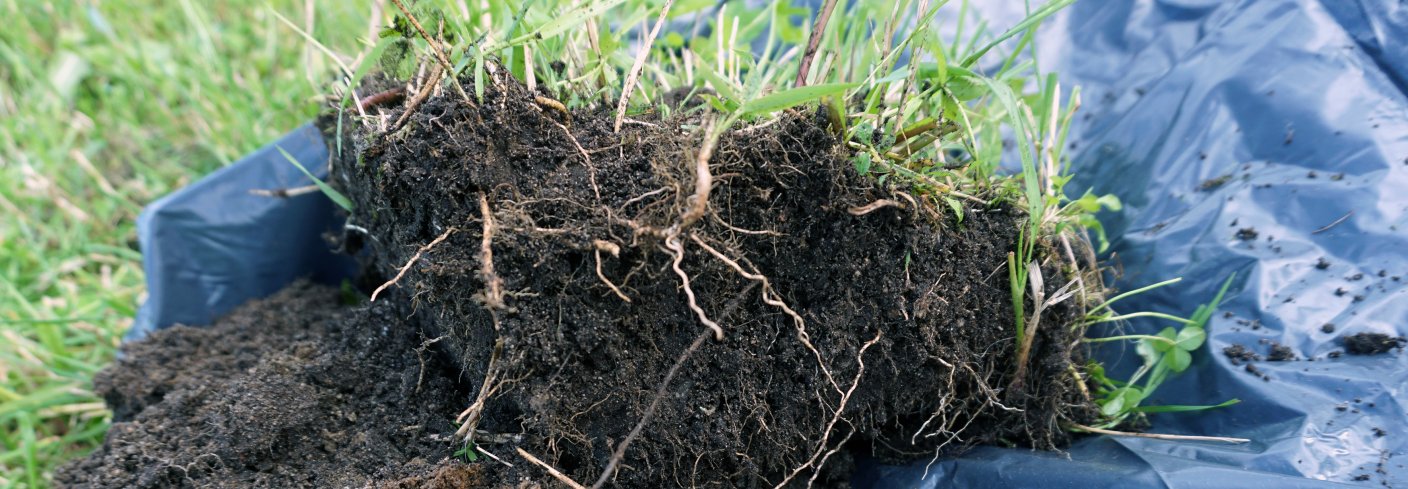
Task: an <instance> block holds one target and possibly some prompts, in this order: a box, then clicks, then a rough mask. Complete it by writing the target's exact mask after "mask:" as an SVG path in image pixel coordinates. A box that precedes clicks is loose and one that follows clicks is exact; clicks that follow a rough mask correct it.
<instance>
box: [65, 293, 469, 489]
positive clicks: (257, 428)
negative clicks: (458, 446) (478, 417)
mask: <svg viewBox="0 0 1408 489" xmlns="http://www.w3.org/2000/svg"><path fill="white" fill-rule="evenodd" d="M389 310H390V308H388V307H384V306H382V305H378V306H376V307H370V308H365V307H363V308H349V307H346V306H343V305H342V304H341V297H340V294H339V292H338V290H337V289H332V288H326V287H321V286H312V285H309V284H307V283H299V284H295V285H292V286H290V287H288V288H287V289H285V290H284V291H282V292H280V293H278V294H275V295H274V296H272V297H270V298H268V299H266V300H261V301H254V302H251V303H249V304H246V305H244V306H242V307H240V308H238V309H237V310H236V311H235V312H233V313H231V314H230V315H229V316H227V317H225V318H224V319H222V320H220V321H219V322H217V323H216V324H215V325H213V326H211V327H208V328H192V327H184V326H178V327H173V328H169V329H165V330H161V331H158V332H155V333H152V334H151V335H150V336H149V337H147V338H146V339H144V340H142V341H138V342H135V343H129V344H127V345H125V346H124V347H123V357H122V358H120V359H119V360H117V362H116V363H115V364H113V365H112V366H110V367H108V368H106V369H104V370H103V371H102V372H100V373H99V374H98V376H97V377H96V379H95V380H94V384H95V385H94V388H95V392H97V393H98V394H99V395H102V396H103V397H104V398H105V399H106V400H107V403H108V405H109V406H110V407H111V408H112V410H113V418H114V419H113V424H112V428H111V430H110V431H109V432H108V435H107V439H106V441H105V442H104V443H103V445H102V446H101V447H100V448H98V450H97V451H95V452H94V453H93V454H91V455H89V456H88V457H86V458H83V459H79V460H76V461H74V462H72V463H70V464H68V465H65V466H64V467H63V468H61V469H60V470H59V471H58V473H57V474H56V475H55V477H54V482H55V483H56V485H58V486H59V487H72V488H99V487H104V488H106V487H111V488H118V487H121V488H134V487H136V488H141V487H150V488H156V487H163V488H164V487H231V488H235V487H376V486H379V485H385V486H386V487H436V484H437V483H439V484H441V485H440V487H463V486H459V485H457V483H458V482H461V481H467V482H474V481H480V482H482V481H485V480H486V478H485V477H486V475H485V474H480V472H482V471H483V469H484V468H485V466H483V465H473V466H471V465H466V464H464V463H463V462H456V461H454V460H453V459H452V457H451V453H452V452H453V450H454V448H452V447H453V445H454V444H453V443H452V442H451V441H450V440H451V437H450V434H451V433H453V431H454V428H453V424H452V422H453V420H452V419H451V417H452V416H453V411H455V410H457V409H461V408H462V406H461V404H462V403H463V399H464V397H465V396H466V391H465V389H464V386H462V385H459V384H457V383H456V382H455V377H454V376H449V375H443V374H442V372H445V371H446V370H447V368H448V367H447V366H446V364H445V362H444V360H443V359H441V358H437V357H436V355H434V354H433V353H429V352H426V353H424V354H422V353H419V352H417V348H418V347H420V345H421V344H422V340H421V339H420V338H419V337H418V336H417V334H416V332H415V331H414V330H412V329H409V328H404V327H401V326H400V325H399V324H398V321H397V320H396V318H395V316H393V315H390V314H387V312H388V311H389ZM422 361H423V362H424V363H423V364H422ZM422 366H423V367H424V368H425V372H426V374H425V375H424V376H423V377H422V375H421V372H422V369H421V368H422ZM403 481H410V483H412V485H406V484H405V483H403ZM452 483H454V484H452Z"/></svg>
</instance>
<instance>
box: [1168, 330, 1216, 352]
mask: <svg viewBox="0 0 1408 489" xmlns="http://www.w3.org/2000/svg"><path fill="white" fill-rule="evenodd" d="M1207 337H1208V333H1207V332H1206V331H1204V330H1203V328H1200V327H1195V326H1186V327H1184V328H1183V329H1182V330H1181V331H1179V332H1178V337H1177V338H1175V339H1174V340H1173V341H1174V343H1176V344H1177V346H1178V348H1179V349H1180V350H1184V351H1193V350H1197V349H1198V347H1200V346H1203V340H1206V339H1207Z"/></svg>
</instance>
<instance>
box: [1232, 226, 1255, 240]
mask: <svg viewBox="0 0 1408 489" xmlns="http://www.w3.org/2000/svg"><path fill="white" fill-rule="evenodd" d="M1237 239H1240V240H1242V241H1251V240H1254V239H1256V228H1250V227H1249V228H1242V229H1238V230H1237Z"/></svg>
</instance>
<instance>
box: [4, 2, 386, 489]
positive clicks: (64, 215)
mask: <svg viewBox="0 0 1408 489" xmlns="http://www.w3.org/2000/svg"><path fill="white" fill-rule="evenodd" d="M49 3H51V2H35V1H30V0H0V16H3V17H4V19H5V24H6V25H5V28H3V29H0V215H3V216H4V217H2V218H0V487H44V486H47V485H48V482H47V481H48V479H49V478H50V476H51V475H52V472H53V470H54V468H55V467H57V465H58V464H60V463H62V462H64V461H65V460H68V459H71V458H73V457H75V456H80V455H82V454H84V453H86V452H87V451H89V450H90V449H92V448H93V447H94V446H95V445H96V444H98V443H101V441H102V437H103V434H104V432H105V430H106V428H107V423H108V419H109V416H110V415H109V413H108V412H107V411H106V410H105V409H104V407H103V404H102V400H101V399H98V398H96V397H94V395H93V394H92V392H91V391H90V382H91V378H92V376H93V374H94V373H95V372H96V371H97V370H98V369H100V368H101V367H102V366H103V365H105V364H106V363H108V362H110V361H111V360H112V358H113V353H114V351H115V348H116V346H117V345H118V342H119V340H120V338H121V335H122V334H123V333H124V331H125V330H126V329H127V327H128V326H129V325H130V324H131V321H132V319H131V318H132V316H133V314H134V313H135V307H136V305H137V304H138V303H139V301H140V299H141V296H142V294H143V291H144V286H143V275H142V269H141V257H140V255H139V253H138V252H137V251H135V250H134V249H133V248H132V247H131V243H132V242H134V240H135V239H136V231H135V219H136V216H137V213H138V212H139V211H140V209H141V207H142V206H143V205H144V204H146V203H148V202H150V201H151V200H153V199H155V198H157V197H160V196H161V195H163V194H165V193H167V192H169V191H171V190H173V189H176V188H178V187H180V186H182V185H185V184H187V183H189V182H191V181H192V180H194V179H195V178H197V177H199V176H200V175H203V174H205V173H208V172H209V171H211V170H213V169H216V168H219V167H221V166H223V165H227V164H229V163H231V162H233V161H235V160H236V159H238V158H239V157H240V156H241V155H242V154H245V153H246V152H248V151H250V150H253V149H255V148H258V147H259V146H262V145H264V144H266V143H268V142H270V141H272V140H273V138H275V137H277V136H278V135H279V134H282V133H283V132H285V131H287V130H289V129H292V128H293V127H296V126H297V125H298V124H301V123H302V122H304V121H307V120H308V119H309V118H310V117H311V116H312V115H313V114H314V112H315V111H316V107H317V103H316V102H317V100H316V99H315V97H316V96H317V94H319V93H320V92H322V91H323V90H322V87H323V86H324V83H325V82H326V81H327V80H328V76H329V74H330V73H332V71H331V69H333V68H334V64H333V63H331V62H330V61H329V60H328V58H327V57H326V56H325V55H323V54H321V53H318V52H316V51H313V52H312V55H311V56H310V55H309V53H310V49H314V48H310V46H309V44H308V43H307V42H306V41H305V40H304V39H303V38H302V37H301V36H299V35H298V34H297V33H296V32H295V31H294V30H292V29H290V28H289V27H288V26H286V25H283V24H282V23H281V22H279V21H278V20H277V19H276V18H275V17H274V16H273V15H272V14H271V13H270V10H269V6H268V5H267V4H266V3H265V2H262V1H206V0H184V1H178V0H169V1H168V0H120V1H103V2H97V1H72V2H70V1H63V2H52V5H48V4H49ZM272 4H273V8H274V9H276V10H278V11H279V12H282V13H283V14H284V15H285V16H286V17H288V18H289V19H292V20H294V22H296V23H298V24H300V25H302V24H303V23H304V22H305V21H306V17H305V16H304V13H303V12H304V9H303V7H304V5H303V2H294V1H275V2H272ZM369 14H370V7H369V6H368V5H367V4H364V3H362V2H319V4H318V5H317V15H316V18H315V19H314V28H313V35H314V36H315V37H316V38H317V39H319V40H320V41H321V42H322V43H323V44H324V45H325V46H328V47H329V48H331V49H334V50H336V51H338V52H345V53H352V54H354V55H355V53H357V52H358V51H359V50H360V49H361V48H360V46H359V45H358V43H357V38H358V37H365V36H366V35H367V29H368V25H367V18H368V15H369ZM307 60H311V63H307V62H306V61H307Z"/></svg>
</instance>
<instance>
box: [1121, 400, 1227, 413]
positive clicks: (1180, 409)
mask: <svg viewBox="0 0 1408 489" xmlns="http://www.w3.org/2000/svg"><path fill="white" fill-rule="evenodd" d="M1239 402H1242V400H1241V399H1228V400H1227V401H1225V402H1223V403H1221V404H1215V405H1212V406H1182V405H1169V406H1140V407H1136V408H1134V409H1133V411H1135V412H1140V413H1186V412H1191V411H1206V410H1209V409H1217V408H1224V407H1227V406H1231V405H1233V404H1237V403H1239Z"/></svg>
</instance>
